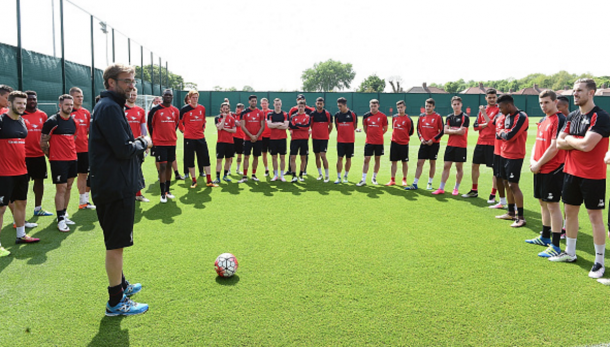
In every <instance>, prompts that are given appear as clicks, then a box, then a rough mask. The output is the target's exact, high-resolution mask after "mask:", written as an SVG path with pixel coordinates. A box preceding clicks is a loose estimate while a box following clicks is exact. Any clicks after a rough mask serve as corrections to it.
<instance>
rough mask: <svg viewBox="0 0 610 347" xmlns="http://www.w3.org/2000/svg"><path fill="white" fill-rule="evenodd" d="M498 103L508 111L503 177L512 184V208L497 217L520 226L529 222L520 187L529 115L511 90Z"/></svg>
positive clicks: (502, 132)
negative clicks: (520, 108) (524, 214)
mask: <svg viewBox="0 0 610 347" xmlns="http://www.w3.org/2000/svg"><path fill="white" fill-rule="evenodd" d="M498 106H499V107H500V112H502V114H503V115H505V118H504V122H503V127H502V129H501V130H500V133H499V137H500V140H501V141H502V145H501V156H502V159H503V167H502V170H501V172H502V179H503V180H504V186H505V187H506V186H508V189H507V198H508V212H507V213H505V214H503V215H501V216H496V218H498V219H507V220H514V222H513V224H511V227H513V228H519V227H522V226H525V224H526V222H525V217H524V216H523V193H522V192H521V188H519V180H520V178H521V167H522V166H523V158H525V145H526V141H527V128H528V127H529V119H528V117H527V114H525V112H523V111H521V110H519V109H518V108H517V107H515V102H514V99H513V97H512V96H511V95H509V94H503V95H502V96H500V97H499V98H498ZM515 206H516V207H517V216H515Z"/></svg>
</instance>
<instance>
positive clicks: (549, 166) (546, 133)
mask: <svg viewBox="0 0 610 347" xmlns="http://www.w3.org/2000/svg"><path fill="white" fill-rule="evenodd" d="M565 123H566V116H564V115H563V113H559V112H558V113H555V114H554V115H551V116H544V117H543V118H542V120H541V121H540V123H538V124H537V126H538V131H537V132H536V145H535V146H534V160H535V161H538V160H540V158H542V156H543V155H544V152H546V150H547V149H548V148H549V147H550V146H551V141H553V140H556V139H557V136H559V134H560V133H561V129H563V127H564V126H565ZM565 157H566V151H564V150H561V149H560V150H558V151H557V153H556V154H555V156H554V157H553V158H552V159H551V160H549V161H548V162H546V163H545V164H544V165H542V167H541V168H540V173H542V174H547V173H551V172H553V171H555V170H557V169H558V168H559V167H561V166H562V165H563V162H564V161H565Z"/></svg>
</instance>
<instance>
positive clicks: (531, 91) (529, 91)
mask: <svg viewBox="0 0 610 347" xmlns="http://www.w3.org/2000/svg"><path fill="white" fill-rule="evenodd" d="M545 90H549V88H540V87H538V85H537V84H534V86H533V87H527V88H523V89H521V90H519V91H516V92H514V93H513V95H539V94H540V93H542V92H543V91H545Z"/></svg>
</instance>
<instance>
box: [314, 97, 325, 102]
mask: <svg viewBox="0 0 610 347" xmlns="http://www.w3.org/2000/svg"><path fill="white" fill-rule="evenodd" d="M318 101H322V102H324V98H323V97H319V98H317V99H316V102H318Z"/></svg>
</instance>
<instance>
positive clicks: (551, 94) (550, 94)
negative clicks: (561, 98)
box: [538, 89, 557, 101]
mask: <svg viewBox="0 0 610 347" xmlns="http://www.w3.org/2000/svg"><path fill="white" fill-rule="evenodd" d="M547 96H548V97H550V98H551V100H552V101H555V100H557V94H555V92H554V91H552V90H550V89H547V90H543V91H542V93H540V95H538V97H539V98H540V99H542V98H546V97H547Z"/></svg>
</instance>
